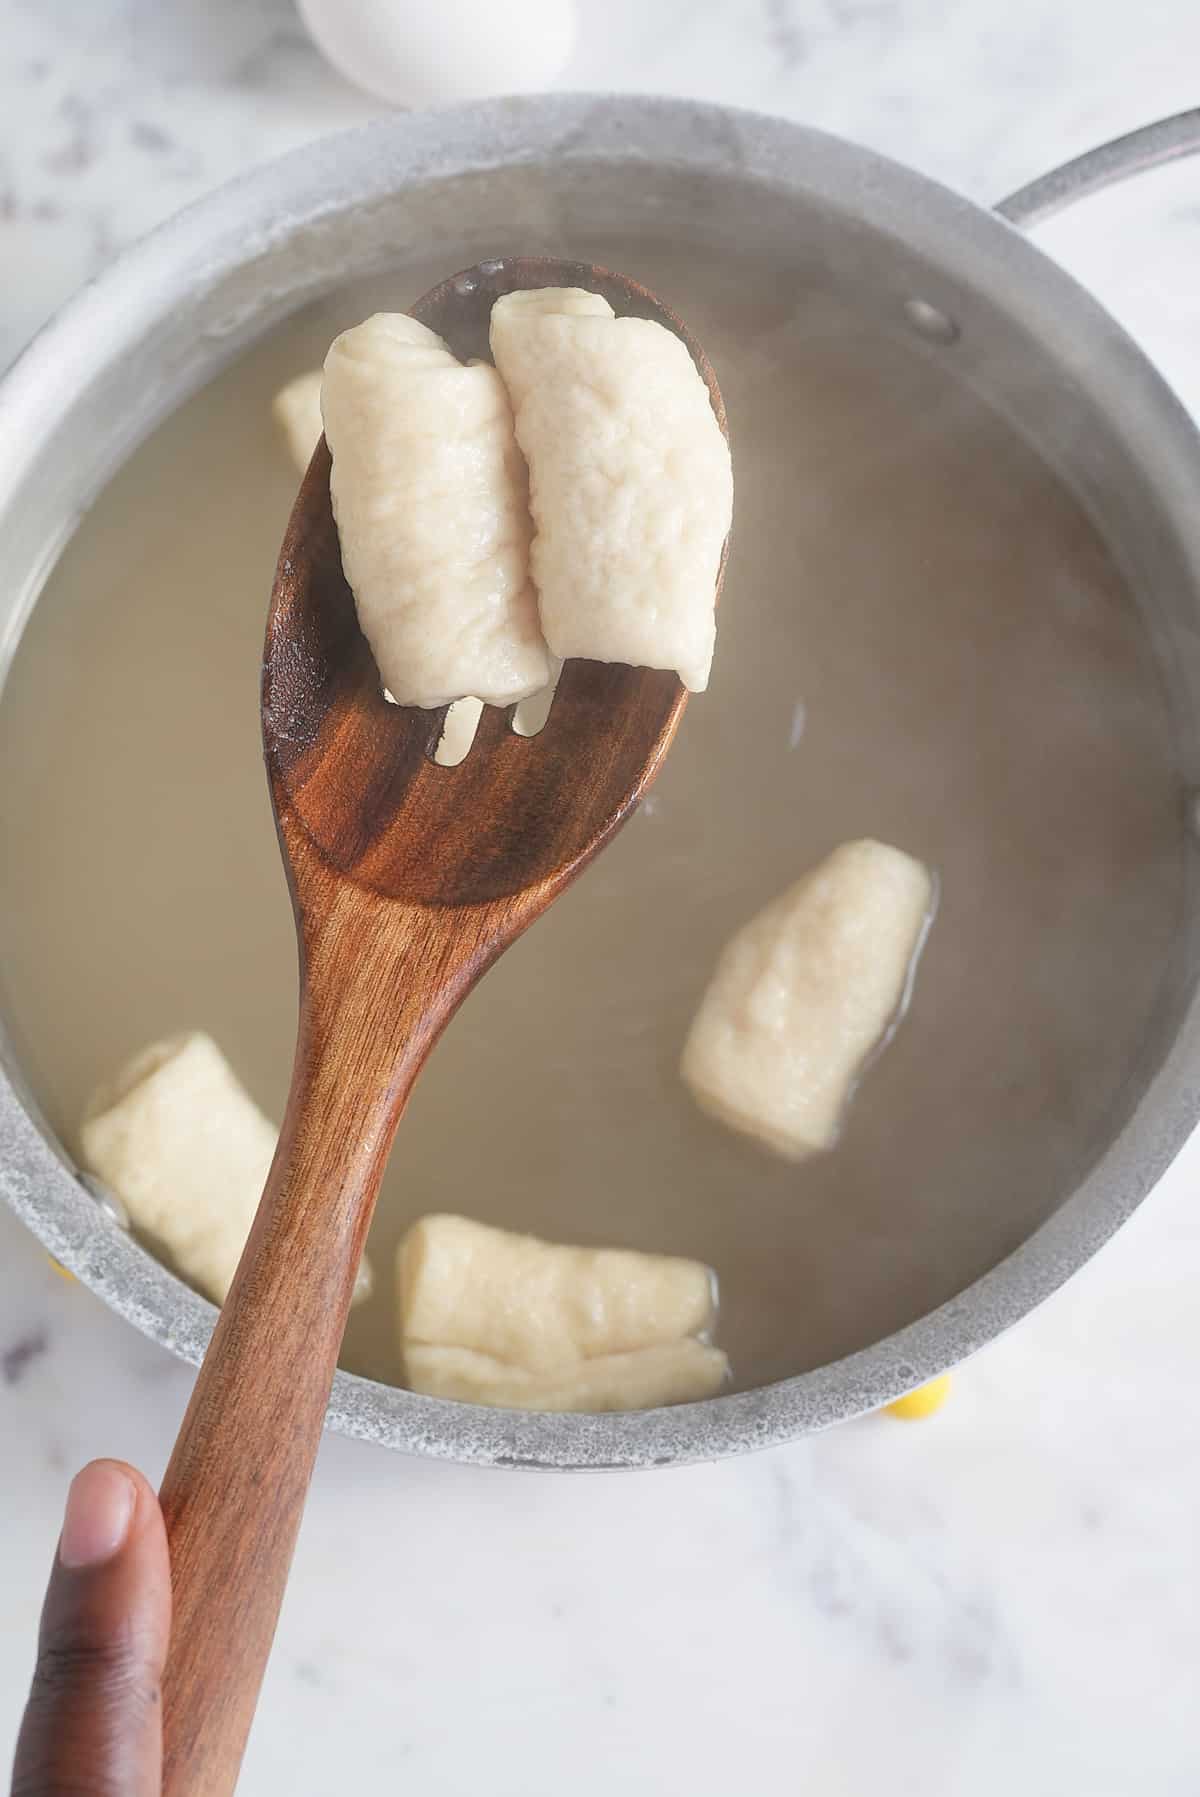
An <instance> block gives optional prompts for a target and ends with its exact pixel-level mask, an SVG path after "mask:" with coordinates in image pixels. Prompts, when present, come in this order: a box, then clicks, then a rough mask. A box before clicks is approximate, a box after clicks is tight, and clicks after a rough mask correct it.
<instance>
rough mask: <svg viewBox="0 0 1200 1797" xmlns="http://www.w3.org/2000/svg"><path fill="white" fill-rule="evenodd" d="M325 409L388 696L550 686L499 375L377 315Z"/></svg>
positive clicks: (339, 496) (352, 560)
mask: <svg viewBox="0 0 1200 1797" xmlns="http://www.w3.org/2000/svg"><path fill="white" fill-rule="evenodd" d="M321 410H322V413H323V414H324V420H325V436H326V439H327V441H328V443H329V450H330V454H331V456H332V458H333V467H332V471H331V474H330V481H329V489H330V494H331V496H332V500H333V512H334V517H335V518H336V520H337V528H338V538H339V541H340V543H341V550H342V566H343V568H344V570H345V574H346V579H347V580H348V582H349V584H350V587H351V590H352V591H353V593H354V601H355V605H356V607H357V610H358V620H359V624H360V625H361V627H362V631H363V634H364V636H365V637H366V639H367V641H368V642H369V643H370V645H371V653H372V654H373V655H374V657H375V661H376V664H377V666H378V668H379V673H380V677H381V680H382V684H383V685H384V686H385V687H386V689H387V690H388V692H389V693H390V694H391V696H392V697H393V698H394V699H395V700H396V702H397V703H398V704H400V705H419V706H426V707H430V708H433V707H437V706H441V705H445V704H448V703H449V702H450V701H451V700H454V699H461V698H462V697H464V695H466V694H473V695H474V696H475V697H476V698H479V699H482V700H483V701H484V702H485V703H486V704H489V705H511V704H512V703H513V702H514V701H515V700H517V699H524V698H526V697H528V695H529V694H530V693H535V692H537V691H538V690H539V689H540V688H541V687H543V686H545V685H546V682H547V681H548V679H549V677H550V663H549V660H548V657H547V654H546V645H545V643H544V641H543V639H542V633H541V629H540V627H539V625H538V617H537V603H536V600H535V598H534V593H533V588H532V586H531V585H530V581H529V533H530V524H529V514H528V509H527V500H526V476H525V469H524V465H523V463H522V461H521V456H520V453H519V451H518V450H517V447H516V443H515V441H514V438H513V427H512V413H511V410H510V408H509V403H508V397H507V395H506V393H505V391H504V386H503V383H502V382H501V380H500V377H499V376H498V374H497V373H496V370H495V369H494V368H490V367H489V366H488V365H487V364H486V363H482V362H476V363H472V364H471V365H470V366H464V365H463V363H461V362H460V361H458V359H457V357H456V356H454V355H453V353H452V352H451V351H450V350H449V349H448V348H447V346H446V344H445V343H443V341H442V339H441V338H440V337H439V336H437V335H436V334H435V332H433V331H431V330H429V329H427V327H426V326H425V325H422V324H418V323H417V321H416V319H414V318H409V317H407V316H406V315H405V314H403V313H393V312H377V313H376V314H375V315H374V316H373V317H371V318H368V319H366V320H365V321H364V322H363V323H362V324H359V325H355V326H354V328H353V329H352V330H349V331H343V332H342V334H341V336H340V337H337V338H335V339H334V342H333V344H332V346H331V348H330V351H329V354H328V356H327V357H326V358H325V376H324V382H323V385H322V389H321Z"/></svg>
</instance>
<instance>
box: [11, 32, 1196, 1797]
mask: <svg viewBox="0 0 1200 1797" xmlns="http://www.w3.org/2000/svg"><path fill="white" fill-rule="evenodd" d="M584 11H585V14H586V18H585V24H584V33H583V40H582V43H581V47H580V50H579V53H578V55H577V58H576V62H575V64H574V66H573V67H572V69H571V71H570V73H569V78H568V79H569V85H572V86H575V87H590V88H640V89H643V90H657V91H660V92H671V93H679V94H685V93H686V94H692V95H696V96H700V97H703V98H709V99H718V100H727V101H731V102H736V103H739V104H743V105H750V106H754V107H757V108H760V109H762V110H768V111H774V112H780V113H784V114H786V115H788V116H789V117H793V118H796V119H801V120H804V121H806V122H808V123H812V124H816V125H820V126H824V127H826V128H828V129H830V130H833V131H836V132H840V133H842V134H844V135H846V136H850V137H854V138H857V139H859V140H861V141H863V142H866V143H868V144H870V145H872V146H873V147H875V148H876V149H879V150H883V151H885V152H888V153H890V154H892V155H894V156H897V157H899V158H902V159H904V160H906V161H908V162H910V163H914V164H916V165H917V166H918V167H920V168H921V169H923V170H924V171H926V172H927V173H930V174H933V175H935V176H937V177H939V178H941V179H942V180H944V181H946V182H948V183H951V184H953V185H955V186H957V187H959V188H960V189H961V190H963V191H964V192H966V193H968V194H970V195H972V196H973V197H975V198H977V199H979V200H983V201H987V200H990V199H995V198H996V197H998V196H999V195H1000V194H1002V193H1004V192H1007V191H1008V190H1009V189H1010V188H1012V187H1015V186H1017V185H1019V184H1020V183H1022V182H1024V181H1025V180H1027V179H1029V178H1030V177H1031V176H1033V175H1034V174H1036V173H1038V172H1040V171H1041V170H1042V169H1043V168H1044V167H1046V166H1049V165H1051V164H1053V163H1055V162H1057V161H1060V160H1062V159H1063V158H1065V157H1067V156H1070V155H1073V154H1075V153H1077V152H1078V151H1080V150H1082V149H1085V148H1087V147H1089V146H1090V145H1091V144H1092V143H1094V142H1096V141H1099V140H1100V139H1103V138H1105V137H1108V136H1112V135H1114V134H1116V133H1118V132H1121V131H1124V130H1127V129H1130V128H1131V127H1133V126H1135V125H1137V124H1140V123H1143V122H1145V121H1146V120H1148V119H1150V118H1152V117H1155V116H1158V115H1161V114H1164V113H1168V112H1171V111H1175V110H1178V109H1181V108H1183V107H1185V106H1189V105H1193V104H1195V102H1196V99H1197V90H1196V85H1195V71H1196V68H1197V66H1200V12H1197V10H1196V6H1195V0H1142V4H1140V5H1139V6H1137V7H1131V6H1129V5H1127V4H1123V3H1119V0H1090V4H1086V5H1085V4H1083V3H1082V0H1065V3H1064V0H1009V4H1007V5H1006V6H1004V7H996V6H994V5H992V4H991V3H990V0H958V4H951V0H609V3H608V4H607V5H606V6H605V7H604V8H597V7H585V9H584ZM0 44H2V45H3V55H2V57H0V105H2V108H3V125H2V126H0V267H2V268H3V270H4V279H3V282H2V283H0V366H2V365H3V364H4V363H5V362H6V361H7V360H9V359H10V358H11V356H12V355H14V354H15V353H16V352H17V350H18V349H19V348H20V346H21V344H22V343H23V341H24V340H25V339H26V338H27V337H28V335H29V334H30V333H31V332H32V331H33V330H34V329H35V328H36V326H37V325H38V324H39V323H40V322H41V320H42V319H43V318H44V317H45V316H46V315H47V314H48V313H49V312H50V311H51V310H52V308H53V307H55V306H56V305H57V304H58V303H59V302H60V301H61V300H62V299H63V298H65V297H66V295H67V294H68V293H69V292H70V291H71V290H72V289H73V288H74V287H75V286H76V285H78V283H79V282H81V281H83V280H84V279H86V278H87V277H88V276H89V275H91V274H92V273H93V272H94V271H95V270H97V269H98V268H100V267H101V266H103V264H104V262H105V261H106V260H107V259H108V258H109V257H110V256H111V255H112V254H113V252H114V251H115V250H116V249H117V248H119V247H120V246H121V245H122V244H124V243H125V242H127V241H128V240H129V239H130V238H131V237H133V236H134V235H135V234H137V233H138V232H140V231H142V230H143V229H145V228H146V227H147V226H149V225H151V224H153V223H154V222H156V221H157V220H158V219H160V218H162V217H164V216H165V215H166V214H168V213H169V212H171V211H173V210H174V209H175V208H177V207H178V206H180V205H182V204H183V203H184V202H186V201H187V200H189V199H191V198H193V197H194V196H196V195H198V194H200V193H202V192H204V191H206V190H207V189H209V188H210V187H212V186H214V185H215V184H216V183H218V182H219V181H221V180H223V179H225V178H226V177H227V176H229V175H232V174H234V173H236V172H238V171H240V170H242V169H245V168H246V167H248V166H250V165H251V164H253V163H255V162H258V161H260V160H261V159H263V158H266V157H268V156H271V155H273V154H275V153H277V152H279V151H282V150H285V149H289V148H292V147H293V146H295V145H297V144H301V143H303V142H305V141H306V140H308V139H310V138H313V137H316V136H319V135H323V134H325V133H327V132H330V131H333V130H336V129H338V128H340V127H343V126H345V125H348V124H352V123H355V122H357V121H359V120H362V119H364V118H367V117H370V116H372V115H373V113H375V112H376V111H378V110H379V109H378V107H377V106H376V105H374V104H373V103H372V102H371V101H369V100H367V99H365V98H364V97H362V96H360V95H358V94H356V93H355V92H354V91H353V90H352V89H350V88H349V87H347V86H346V85H344V84H343V83H342V82H341V81H340V80H339V79H338V78H337V77H336V76H334V75H333V74H331V73H329V72H328V71H327V69H326V68H325V67H324V65H323V64H322V63H321V62H320V61H319V59H318V58H317V56H316V55H315V53H314V52H313V51H312V49H311V48H310V46H309V44H308V41H307V39H306V37H305V35H304V33H303V30H302V28H301V26H300V24H299V22H298V20H297V17H296V15H295V12H294V10H293V7H292V5H291V3H290V0H0ZM1041 240H1042V242H1043V243H1044V245H1045V247H1046V248H1047V249H1049V250H1050V251H1051V253H1053V254H1055V255H1057V256H1059V257H1060V258H1061V259H1062V260H1064V261H1065V262H1066V263H1067V264H1068V265H1069V266H1070V267H1071V268H1072V269H1073V270H1074V271H1075V272H1076V273H1077V274H1078V275H1079V277H1080V278H1081V279H1082V280H1084V281H1085V282H1087V283H1088V284H1089V285H1091V286H1092V288H1093V289H1094V290H1095V291H1096V292H1097V293H1098V294H1099V295H1100V297H1101V298H1102V299H1103V300H1104V301H1105V302H1106V303H1107V304H1108V305H1109V306H1110V307H1111V308H1112V309H1113V310H1114V312H1116V313H1117V314H1118V315H1119V316H1120V317H1121V318H1122V319H1123V320H1124V321H1125V322H1126V324H1127V325H1129V327H1130V328H1131V329H1132V330H1133V331H1134V332H1135V334H1136V335H1138V336H1139V338H1140V339H1141V340H1142V342H1143V343H1144V344H1145V346H1146V347H1147V349H1148V350H1149V352H1150V353H1151V355H1152V356H1154V357H1155V358H1156V359H1157V360H1158V361H1159V363H1160V365H1161V366H1162V367H1163V369H1164V370H1165V372H1166V373H1167V374H1168V376H1169V377H1170V378H1171V379H1172V380H1173V381H1174V383H1175V385H1176V387H1177V389H1178V390H1179V391H1180V393H1181V394H1182V395H1183V397H1184V399H1185V400H1186V401H1187V402H1188V403H1189V404H1190V405H1191V406H1192V408H1193V410H1195V411H1197V412H1200V163H1192V164H1190V165H1183V166H1181V167H1180V168H1178V169H1176V170H1173V171H1167V172H1164V173H1160V174H1158V175H1156V176H1153V177H1151V178H1149V179H1147V180H1145V181H1144V182H1143V183H1141V184H1140V185H1139V186H1137V187H1130V188H1127V189H1125V190H1122V191H1120V192H1117V193H1113V194H1111V195H1108V196H1105V197H1103V198H1100V199H1097V200H1094V201H1092V202H1090V203H1089V204H1088V205H1087V206H1085V207H1082V208H1080V210H1079V211H1078V212H1077V213H1075V214H1073V215H1070V216H1068V217H1065V218H1063V219H1062V220H1059V221H1055V222H1054V223H1053V224H1051V225H1049V226H1047V227H1046V228H1045V229H1044V230H1043V232H1042V234H1041ZM1197 1180H1200V1141H1197V1140H1193V1142H1192V1144H1191V1146H1190V1147H1189V1149H1188V1150H1186V1151H1185V1153H1184V1154H1183V1156H1182V1157H1181V1158H1180V1160H1179V1161H1178V1162H1177V1163H1176V1165H1175V1167H1174V1168H1173V1169H1172V1171H1171V1172H1170V1174H1169V1175H1168V1176H1167V1178H1166V1179H1165V1180H1164V1181H1163V1184H1162V1186H1161V1188H1160V1190H1159V1191H1158V1193H1157V1194H1156V1195H1155V1197H1154V1198H1153V1199H1152V1200H1151V1201H1150V1202H1149V1203H1147V1204H1146V1205H1145V1206H1144V1207H1143V1208H1142V1210H1141V1211H1140V1212H1139V1214H1138V1215H1137V1216H1136V1217H1135V1219H1134V1221H1133V1222H1132V1223H1131V1224H1130V1225H1129V1226H1128V1228H1127V1229H1125V1230H1124V1231H1123V1232H1122V1234H1121V1235H1120V1236H1119V1238H1118V1239H1117V1240H1116V1241H1115V1242H1114V1243H1112V1244H1111V1245H1110V1246H1109V1247H1108V1248H1106V1249H1105V1250H1104V1251H1103V1253H1101V1255H1100V1256H1099V1257H1098V1259H1097V1260H1095V1261H1094V1262H1093V1263H1092V1264H1091V1265H1090V1266H1089V1267H1088V1268H1087V1269H1086V1270H1085V1271H1084V1272H1083V1273H1082V1274H1080V1275H1079V1276H1078V1277H1077V1278H1076V1279H1075V1280H1073V1281H1072V1282H1071V1284H1070V1285H1069V1286H1068V1287H1067V1288H1066V1289H1065V1290H1064V1291H1063V1292H1061V1293H1060V1294H1059V1295H1058V1296H1057V1297H1056V1298H1055V1299H1054V1300H1053V1301H1052V1302H1051V1303H1049V1304H1047V1305H1046V1306H1045V1307H1044V1308H1043V1309H1042V1310H1041V1311H1040V1312H1038V1313H1037V1314H1036V1315H1035V1316H1033V1317H1032V1318H1030V1319H1029V1320H1028V1321H1027V1322H1026V1323H1025V1324H1024V1325H1022V1326H1021V1327H1020V1328H1018V1329H1016V1330H1015V1331H1013V1332H1012V1333H1011V1334H1010V1335H1009V1336H1008V1337H1007V1338H1005V1339H1004V1340H1002V1341H1001V1342H999V1343H997V1344H996V1345H995V1346H994V1347H993V1348H991V1349H990V1350H989V1351H988V1352H987V1353H985V1354H983V1355H981V1356H980V1357H979V1358H978V1359H977V1360H976V1361H974V1362H973V1363H971V1364H970V1365H969V1366H968V1367H966V1368H964V1369H963V1371H962V1373H961V1374H960V1376H959V1378H958V1381H957V1385H956V1390H955V1395H954V1398H953V1401H952V1402H951V1404H950V1406H949V1407H948V1408H947V1409H946V1410H945V1411H944V1412H943V1413H942V1414H941V1415H940V1416H939V1417H937V1418H936V1419H935V1420H933V1421H931V1422H929V1423H927V1424H924V1425H920V1426H918V1425H901V1424H899V1423H896V1422H893V1421H891V1420H888V1419H886V1418H874V1419H869V1420H866V1421H864V1422H861V1423H858V1424H855V1425H853V1426H850V1427H846V1428H843V1429H841V1430H838V1431H836V1432H834V1433H831V1434H829V1435H826V1436H823V1437H820V1438H818V1439H815V1440H812V1441H808V1442H801V1443H798V1444H796V1445H795V1446H793V1447H791V1448H789V1449H784V1450H779V1451H776V1452H773V1453H770V1454H764V1455H761V1456H759V1457H757V1458H752V1459H748V1460H745V1461H741V1462H737V1463H731V1464H726V1465H722V1466H715V1467H697V1468H690V1469H686V1470H681V1471H676V1472H672V1473H659V1474H641V1475H629V1476H609V1477H602V1478H582V1477H576V1478H555V1477H547V1476H539V1475H531V1474H515V1473H514V1474H507V1475H503V1474H497V1473H486V1472H482V1471H476V1470H470V1469H455V1468H453V1467H447V1466H441V1465H432V1464H427V1463H422V1462H412V1461H406V1460H403V1459H401V1458H399V1457H394V1456H389V1455H387V1454H385V1453H383V1452H381V1451H380V1450H378V1449H374V1448H370V1447H367V1446H364V1445H362V1444H359V1443H355V1442H348V1441H342V1440H329V1441H327V1443H326V1445H325V1448H324V1450H323V1453H322V1457H321V1460H320V1463H319V1466H318V1469H317V1474H316V1480H315V1486H314V1491H313V1497H312V1502H311V1504H310V1507H309V1512H308V1516H307V1519H306V1522H305V1525H304V1530H303V1534H302V1536H301V1540H300V1546H299V1552H298V1556H297V1561H296V1567H295V1573H294V1576H293V1580H292V1585H291V1589H290V1591H289V1594H288V1598H287V1603H286V1606H285V1609H284V1614H283V1619H282V1623H281V1627H280V1633H279V1638H278V1643H277V1647H276V1652H275V1656H274V1660H273V1662H272V1665H271V1668H270V1671H269V1674H268V1677H267V1683H266V1688H265V1691H264V1695H263V1701H262V1706H261V1709H260V1713H259V1718H258V1722H257V1724H256V1728H255V1732H254V1736H253V1739H252V1742H251V1747H250V1752H249V1757H248V1760H247V1767H246V1772H245V1776H244V1781H243V1786H242V1788H243V1789H244V1790H246V1791H247V1792H250V1793H264V1794H265V1793H285V1792H286V1793H288V1797H309V1794H312V1797H335V1794H336V1797H343V1794H345V1793H350V1792H353V1791H359V1790H363V1791H376V1790H379V1791H384V1790H398V1789H403V1790H406V1791H411V1792H413V1793H414V1794H418V1793H419V1797H440V1794H443V1793H444V1794H446V1797H459V1794H461V1793H463V1792H465V1791H475V1790H481V1789H486V1790H488V1791H489V1792H490V1793H492V1794H493V1797H549V1794H550V1793H559V1792H562V1791H564V1790H568V1789H569V1790H571V1791H572V1792H573V1793H575V1794H576V1797H607V1794H608V1793H610V1792H612V1791H614V1790H616V1789H620V1790H621V1791H622V1792H623V1793H625V1794H626V1797H651V1794H652V1793H653V1794H655V1797H659V1794H662V1793H666V1792H685V1791H686V1792H688V1793H689V1797H718V1794H721V1797H724V1793H726V1792H729V1791H746V1792H755V1793H759V1792H761V1793H771V1792H779V1791H785V1790H800V1791H804V1792H806V1793H809V1792H811V1793H814V1794H816V1793H820V1797H865V1794H866V1793H868V1792H869V1793H872V1794H874V1793H881V1792H887V1793H889V1794H893V1793H894V1794H895V1797H903V1794H905V1793H917V1792H920V1793H922V1797H962V1794H965V1793H969V1794H970V1797H1002V1794H1003V1797H1008V1794H1009V1793H1013V1792H1020V1793H1022V1797H1084V1794H1086V1797H1133V1793H1137V1794H1138V1797H1143V1794H1144V1797H1185V1793H1186V1794H1188V1797H1191V1794H1193V1793H1195V1792H1196V1791H1197V1790H1200V1722H1198V1721H1197V1711H1196V1704H1195V1691H1196V1687H1197V1682H1198V1679H1200V1606H1198V1605H1197V1603H1196V1596H1195V1594H1196V1589H1197V1579H1198V1576H1200V1521H1198V1517H1200V1406H1198V1405H1197V1403H1196V1398H1195V1374H1194V1366H1195V1362H1196V1359H1197V1350H1198V1349H1200V1309H1198V1307H1197V1304H1196V1298H1195V1291H1196V1284H1197V1278H1198V1276H1200V1206H1197V1204H1196V1203H1195V1201H1194V1196H1193V1193H1194V1188H1195V1183H1196V1182H1197ZM188 1383H189V1375H188V1373H187V1371H186V1370H185V1369H184V1368H182V1367H181V1366H179V1365H178V1364H176V1363H175V1362H174V1361H172V1360H171V1359H170V1358H169V1357H168V1356H167V1355H166V1354H165V1353H163V1352H160V1351H159V1350H158V1349H156V1348H154V1347H152V1346H151V1345H150V1344H149V1343H147V1342H146V1341H144V1340H142V1339H141V1338H140V1337H139V1336H137V1335H135V1334H134V1333H133V1332H132V1331H131V1330H130V1329H129V1328H128V1327H127V1326H126V1325H124V1324H122V1323H119V1322H118V1321H117V1320H116V1319H115V1318H114V1317H113V1316H111V1315H110V1314H109V1313H108V1312H107V1311H105V1310H104V1309H103V1307H102V1306H101V1305H100V1304H99V1303H98V1302H97V1301H96V1300H94V1299H93V1298H92V1297H91V1296H90V1294H88V1293H87V1292H86V1291H84V1290H83V1289H82V1288H81V1287H79V1286H77V1285H68V1284H66V1283H64V1282H63V1281H62V1280H61V1279H59V1278H58V1277H57V1276H56V1275H55V1274H54V1273H53V1272H52V1271H51V1270H50V1269H49V1267H48V1266H47V1264H46V1261H45V1258H44V1256H43V1254H42V1253H41V1251H40V1249H39V1248H38V1246H37V1244H36V1243H35V1242H34V1241H33V1240H32V1238H30V1237H29V1236H27V1235H26V1234H25V1233H24V1232H23V1231H22V1230H21V1229H20V1228H19V1227H18V1225H17V1224H16V1223H15V1222H14V1221H13V1220H12V1219H11V1218H10V1217H9V1216H8V1215H7V1214H3V1215H0V1468H2V1471H0V1591H2V1593H3V1603H2V1612H0V1613H2V1617H3V1626H2V1627H0V1762H3V1761H4V1760H5V1756H6V1755H7V1754H8V1752H9V1751H10V1749H11V1744H12V1739H13V1736H14V1734H15V1728H16V1722H17V1718H18V1713H19V1709H20V1705H21V1703H22V1701H23V1695H24V1689H25V1685H26V1681H27V1678H28V1674H29V1670H30V1664H31V1656H32V1650H33V1635H34V1627H35V1619H36V1615H37V1609H38V1605H39V1603H40V1598H41V1592H42V1587H43V1582H44V1576H45V1571H46V1568H47V1567H48V1564H49V1560H50V1556H51V1553H52V1551H53V1545H54V1541H55V1538H56V1534H57V1530H58V1526H59V1520H60V1515H61V1505H62V1497H63V1492H64V1490H65V1486H66V1482H67V1479H68V1476H69V1475H70V1473H71V1472H73V1471H74V1470H75V1468H77V1467H78V1466H79V1465H80V1464H81V1463H82V1462H83V1461H84V1460H85V1459H87V1458H88V1457H90V1456H92V1455H95V1454H101V1453H104V1454H118V1455H123V1456H125V1457H127V1458H129V1459H131V1460H134V1461H136V1462H138V1463H139V1464H141V1465H142V1466H143V1467H145V1468H146V1470H147V1471H148V1472H149V1473H150V1474H151V1475H152V1476H157V1474H158V1473H159V1472H160V1471H161V1468H162V1466H163V1463H164V1460H165V1457H166V1453H167V1450H168V1447H169V1444H170V1441H171V1439H172V1436H173V1432H174V1429H175V1426H176V1424H177V1421H178V1418H179V1416H180V1414H181V1411H182V1408H183V1404H184V1400H185V1397H186V1394H187V1389H188Z"/></svg>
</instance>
